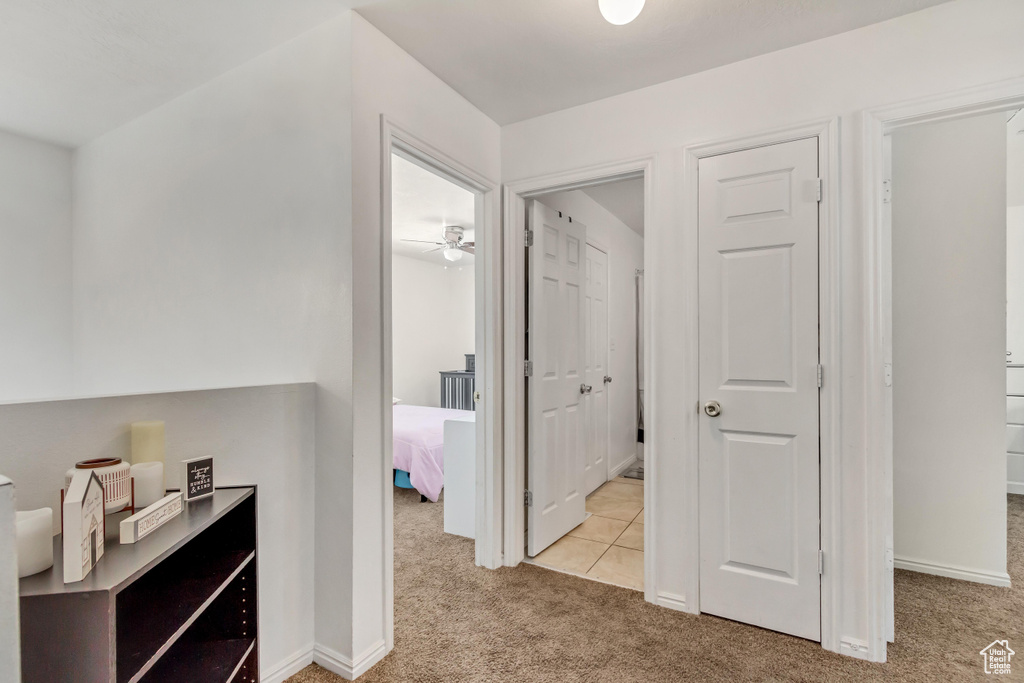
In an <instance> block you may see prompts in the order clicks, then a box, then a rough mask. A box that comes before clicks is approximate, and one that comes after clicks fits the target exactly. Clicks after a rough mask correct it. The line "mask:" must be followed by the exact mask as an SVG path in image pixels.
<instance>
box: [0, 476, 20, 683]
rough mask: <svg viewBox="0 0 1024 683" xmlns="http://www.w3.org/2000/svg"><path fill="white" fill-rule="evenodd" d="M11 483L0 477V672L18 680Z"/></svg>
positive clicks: (18, 635) (12, 485)
mask: <svg viewBox="0 0 1024 683" xmlns="http://www.w3.org/2000/svg"><path fill="white" fill-rule="evenodd" d="M14 510H15V507H14V484H13V483H11V480H10V479H8V478H7V477H5V476H3V475H0V671H6V672H7V675H9V676H10V677H11V680H12V681H19V680H21V625H20V620H19V619H18V612H19V603H18V555H17V552H16V550H17V541H16V537H15V529H16V526H15V515H14Z"/></svg>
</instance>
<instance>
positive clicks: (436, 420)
mask: <svg viewBox="0 0 1024 683" xmlns="http://www.w3.org/2000/svg"><path fill="white" fill-rule="evenodd" d="M393 410H394V413H393V417H392V420H393V426H392V433H393V439H394V452H393V454H392V467H393V468H394V469H395V470H396V473H395V475H396V476H395V483H396V484H398V485H399V486H401V485H402V482H400V480H402V479H404V478H405V477H404V476H403V475H405V474H407V475H408V481H409V484H410V485H411V486H412V488H415V489H416V490H417V491H419V492H420V495H422V496H425V497H426V498H428V499H429V500H431V501H433V502H435V503H436V502H437V499H438V496H440V495H441V489H442V488H444V423H445V420H459V419H465V418H466V417H472V416H473V411H471V410H450V409H447V408H430V407H427V406H411V405H404V404H399V405H396V406H394V407H393ZM406 488H408V487H406Z"/></svg>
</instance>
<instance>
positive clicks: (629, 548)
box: [525, 175, 644, 590]
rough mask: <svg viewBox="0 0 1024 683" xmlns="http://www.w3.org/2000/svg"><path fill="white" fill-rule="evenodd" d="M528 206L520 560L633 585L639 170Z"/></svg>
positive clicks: (639, 407)
mask: <svg viewBox="0 0 1024 683" xmlns="http://www.w3.org/2000/svg"><path fill="white" fill-rule="evenodd" d="M525 210H526V217H527V229H528V230H529V231H530V233H531V237H532V246H530V247H528V248H527V250H526V252H527V256H526V271H527V272H526V285H527V293H526V320H527V326H526V328H527V340H526V347H527V358H528V360H529V363H530V366H532V367H528V370H527V374H528V377H527V380H526V399H527V405H526V415H527V435H526V442H527V472H526V481H527V482H528V493H527V500H526V506H527V508H526V517H527V534H526V536H527V539H526V555H527V557H528V558H530V559H528V560H527V561H529V562H532V563H534V564H537V565H540V566H544V567H547V568H550V569H555V570H558V571H563V572H569V573H572V574H577V575H579V576H583V577H586V578H589V579H596V580H599V581H604V582H607V583H613V584H616V585H620V586H624V587H627V588H632V589H636V590H642V589H643V586H644V466H643V462H644V461H643V457H644V451H643V449H644V443H643V442H644V438H643V430H644V425H643V413H644V381H643V347H644V344H643V300H644V297H643V283H644V178H643V176H642V175H641V176H640V177H631V178H626V179H618V180H616V181H613V182H608V183H603V184H595V185H590V186H588V187H585V188H582V189H575V190H570V191H559V192H550V193H545V194H538V195H536V196H534V197H533V198H532V199H531V200H530V201H528V202H527V204H526V207H525ZM531 498H532V500H531Z"/></svg>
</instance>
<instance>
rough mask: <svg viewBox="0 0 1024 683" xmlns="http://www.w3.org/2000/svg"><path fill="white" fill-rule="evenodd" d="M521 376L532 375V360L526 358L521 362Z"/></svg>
mask: <svg viewBox="0 0 1024 683" xmlns="http://www.w3.org/2000/svg"><path fill="white" fill-rule="evenodd" d="M523 377H533V361H532V360H528V361H525V362H524V363H523Z"/></svg>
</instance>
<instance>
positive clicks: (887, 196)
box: [882, 178, 892, 204]
mask: <svg viewBox="0 0 1024 683" xmlns="http://www.w3.org/2000/svg"><path fill="white" fill-rule="evenodd" d="M891 202H892V180H890V179H888V178H886V179H885V180H883V181H882V203H883V204H889V203H891Z"/></svg>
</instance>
